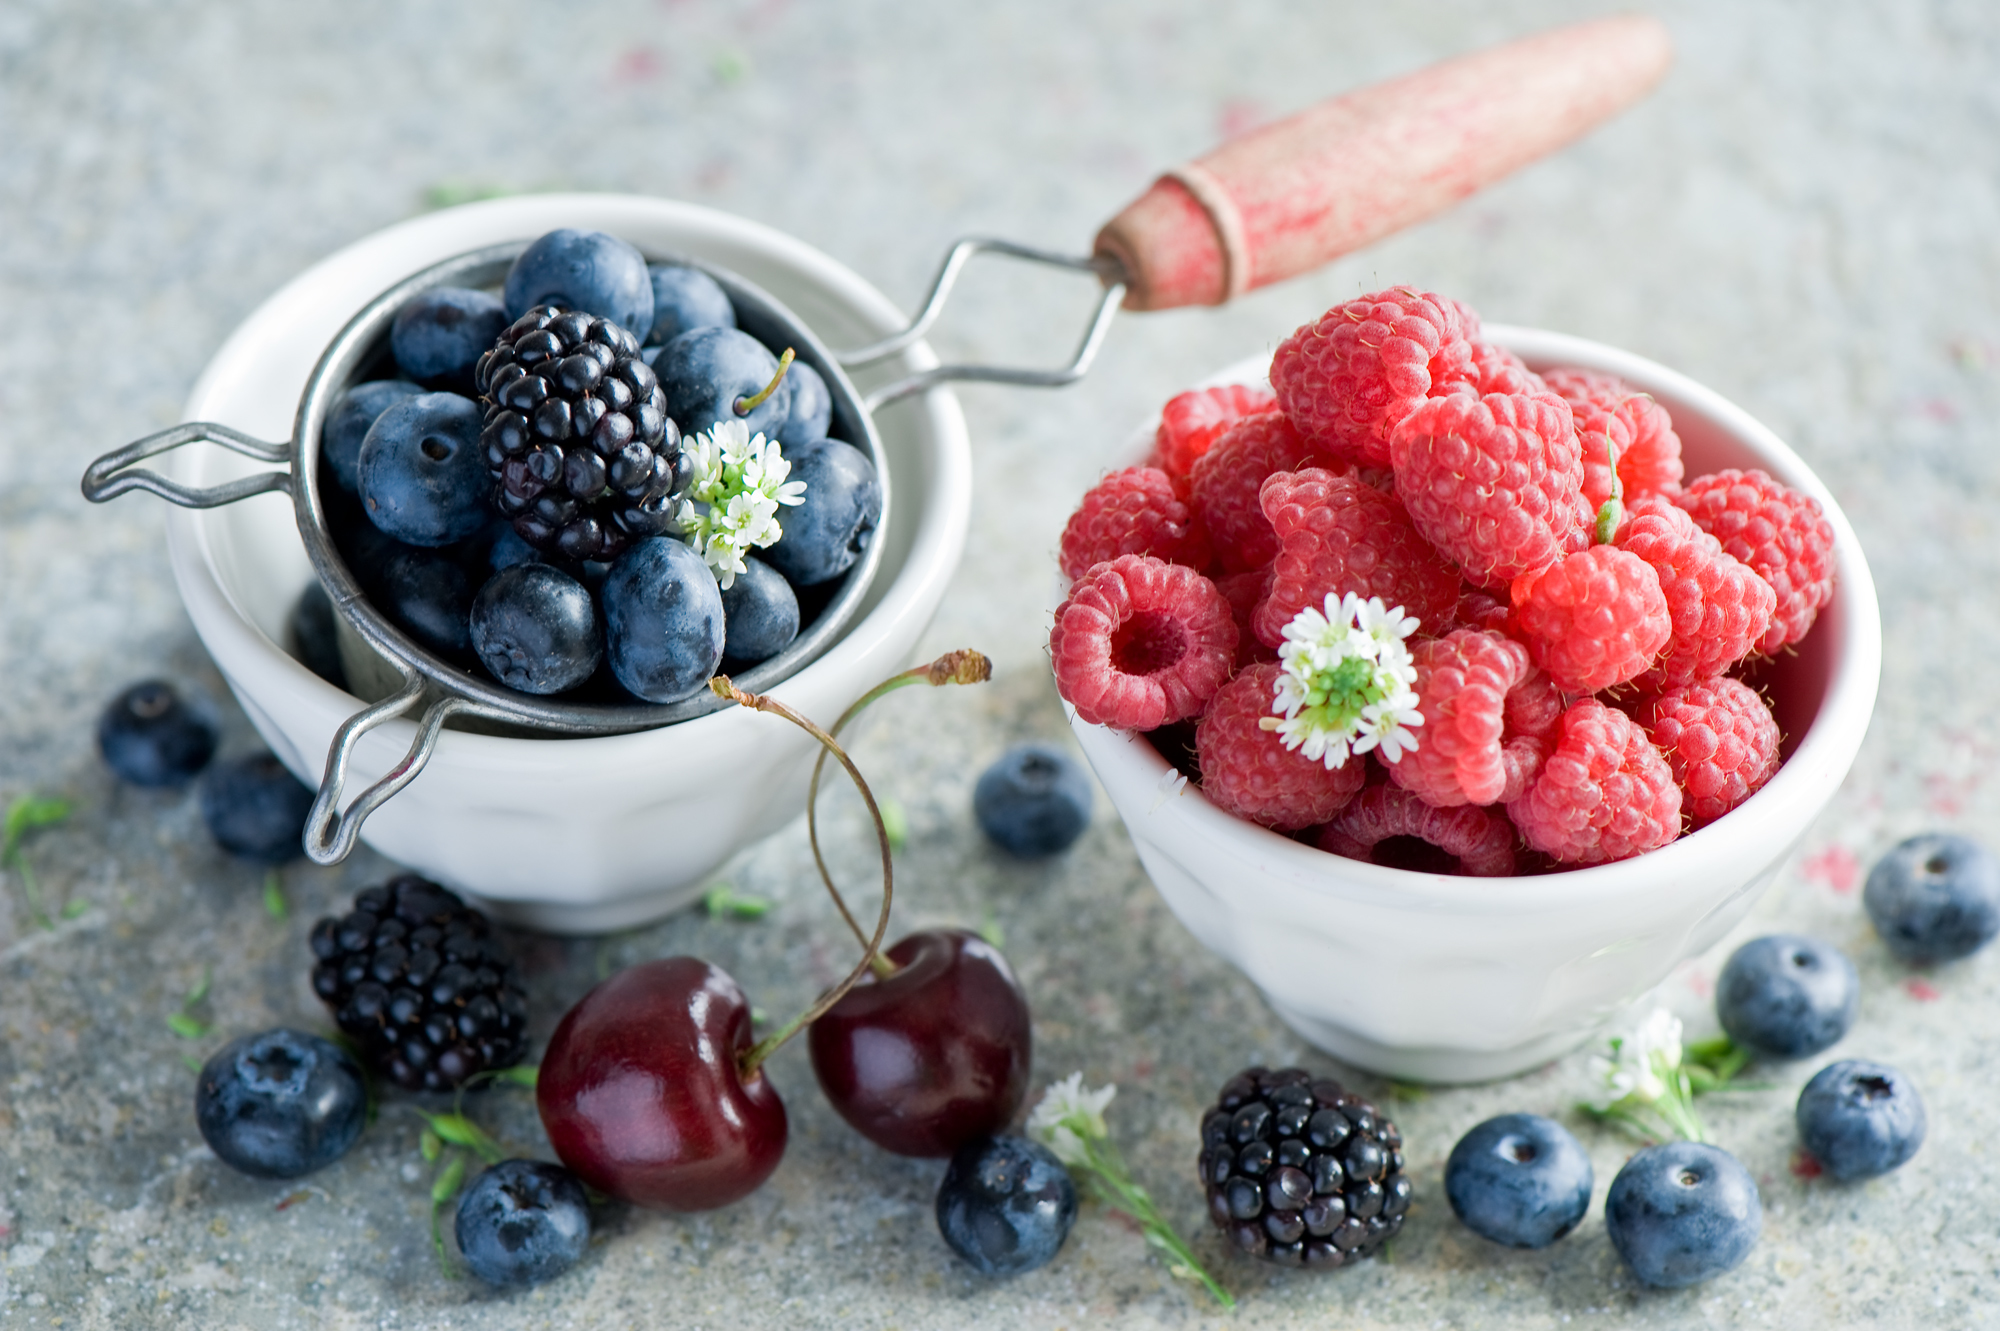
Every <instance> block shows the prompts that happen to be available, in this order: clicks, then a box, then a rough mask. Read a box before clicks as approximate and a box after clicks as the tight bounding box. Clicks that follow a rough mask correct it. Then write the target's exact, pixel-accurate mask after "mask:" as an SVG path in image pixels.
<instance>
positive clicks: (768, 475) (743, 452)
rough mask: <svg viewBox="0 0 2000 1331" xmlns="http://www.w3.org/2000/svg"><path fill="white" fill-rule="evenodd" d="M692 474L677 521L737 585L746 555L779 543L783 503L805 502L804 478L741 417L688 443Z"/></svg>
mask: <svg viewBox="0 0 2000 1331" xmlns="http://www.w3.org/2000/svg"><path fill="white" fill-rule="evenodd" d="M684 447H685V448H686V449H687V451H688V454H689V456H690V457H691V458H693V460H694V478H693V479H692V480H691V481H689V482H688V487H687V489H686V490H685V491H684V492H683V493H682V495H681V502H680V507H679V508H677V509H676V510H674V525H675V527H676V528H677V529H678V530H679V531H680V534H681V535H682V536H683V537H685V538H686V539H687V543H688V545H689V546H690V547H691V548H692V549H693V550H694V552H695V553H696V554H698V555H700V556H701V557H702V559H703V560H704V561H705V562H706V563H707V564H708V566H709V567H710V568H712V569H714V570H715V576H716V581H718V582H720V583H721V584H722V585H723V586H724V587H733V586H735V585H736V575H737V574H738V573H741V572H743V571H744V568H745V565H744V563H743V556H744V555H745V554H747V553H749V551H750V550H751V549H753V548H762V547H764V546H769V545H775V544H776V543H777V542H778V539H779V538H780V537H782V536H783V535H784V534H785V533H784V529H783V528H782V527H780V526H779V525H778V507H779V505H781V504H782V505H796V504H802V503H804V502H805V497H806V483H805V482H804V481H788V480H786V479H785V478H786V477H787V476H790V475H791V474H792V464H791V463H790V462H787V461H786V460H785V455H784V452H783V451H782V450H781V449H780V448H779V447H778V441H777V440H775V439H766V438H765V437H764V436H763V435H761V434H756V435H753V434H751V433H750V427H749V426H747V425H745V424H744V423H743V422H742V421H717V422H716V423H715V425H714V426H712V427H711V428H709V429H708V430H706V431H704V432H703V433H701V434H698V435H696V436H694V437H693V438H692V439H690V440H688V441H687V443H686V444H685V445H684Z"/></svg>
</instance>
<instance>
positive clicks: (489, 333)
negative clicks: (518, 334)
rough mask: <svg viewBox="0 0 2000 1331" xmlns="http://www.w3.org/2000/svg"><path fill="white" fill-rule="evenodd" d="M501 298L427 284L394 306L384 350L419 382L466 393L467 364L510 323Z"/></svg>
mask: <svg viewBox="0 0 2000 1331" xmlns="http://www.w3.org/2000/svg"><path fill="white" fill-rule="evenodd" d="M511 322H512V320H510V319H509V318H508V317H507V309H506V307H505V306H503V305H502V304H501V303H500V298H499V297H497V296H493V295H489V294H487V293H486V292H484V291H473V290H470V289H468V288H466V287H432V288H431V289H430V290H429V291H426V292H424V293H423V294H422V295H419V296H415V297H413V298H411V300H410V301H409V302H408V303H407V304H405V305H404V306H403V308H402V309H400V310H397V311H396V321H395V322H394V323H393V324H391V325H390V326H389V350H390V351H391V352H393V353H394V354H395V357H396V368H397V369H399V370H401V371H402V372H403V373H404V374H406V375H408V376H409V377H410V378H412V379H415V380H417V381H418V382H419V383H423V384H427V385H429V386H431V387H433V388H449V389H451V390H452V391H453V392H457V393H470V392H471V391H473V388H472V367H473V366H474V365H475V364H477V363H478V360H479V357H480V356H481V354H483V353H484V352H486V351H488V350H490V349H491V348H492V346H493V342H494V339H496V338H498V337H499V336H500V334H501V332H502V331H503V330H505V329H506V327H507V325H508V324H509V323H511Z"/></svg>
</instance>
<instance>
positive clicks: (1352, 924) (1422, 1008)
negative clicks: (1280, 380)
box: [1070, 324, 1882, 1082]
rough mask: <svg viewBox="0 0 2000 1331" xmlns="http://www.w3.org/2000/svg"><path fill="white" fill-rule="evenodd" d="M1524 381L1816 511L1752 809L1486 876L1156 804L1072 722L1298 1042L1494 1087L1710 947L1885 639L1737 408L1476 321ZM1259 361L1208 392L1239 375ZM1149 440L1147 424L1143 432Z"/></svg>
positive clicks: (1171, 897) (1381, 1065) (1140, 772)
mask: <svg viewBox="0 0 2000 1331" xmlns="http://www.w3.org/2000/svg"><path fill="white" fill-rule="evenodd" d="M1485 335H1486V336H1487V338H1489V339H1490V340H1491V341H1493V342H1496V343H1498V344H1500V345H1501V346H1504V347H1508V348H1510V349H1511V350H1513V351H1515V352H1516V353H1518V354H1519V355H1520V356H1521V357H1522V358H1523V359H1524V360H1526V361H1527V362H1528V364H1529V366H1530V367H1532V368H1535V369H1546V368H1550V367H1553V366H1557V365H1576V366H1582V367H1585V368H1587V369H1594V370H1606V371H1609V372H1611V373H1613V374H1616V375H1618V376H1619V377H1621V378H1623V379H1625V380H1626V381H1627V382H1629V383H1632V384H1634V385H1636V386H1638V387H1639V388H1641V389H1644V390H1645V391H1647V392H1649V393H1651V394H1652V395H1653V396H1654V397H1655V398H1657V399H1658V400H1659V401H1660V403H1661V404H1662V405H1664V406H1665V407H1666V409H1667V410H1668V412H1669V413H1671V415H1672V416H1673V420H1674V428H1675V430H1676V431H1677V432H1678V433H1679V434H1680V436H1681V441H1682V444H1683V446H1684V456H1685V458H1686V461H1687V470H1688V474H1689V475H1690V476H1696V475H1700V474H1703V473H1705V472H1711V471H1716V470H1720V469H1722V468H1725V467H1761V468H1763V469H1764V470H1765V471H1767V472H1769V473H1770V474H1771V475H1773V476H1775V477H1777V478H1778V479H1779V480H1781V481H1783V482H1784V483H1785V484H1787V485H1789V486H1792V487H1793V488H1795V489H1798V490H1802V491H1804V492H1805V493H1807V494H1809V495H1811V496H1813V497H1814V498H1815V499H1817V500H1819V502H1820V505H1821V507H1822V508H1824V510H1825V512H1826V516H1827V520H1828V521H1829V522H1830V523H1832V525H1833V530H1834V542H1835V549H1836V553H1837V557H1838V563H1839V576H1838V581H1837V584H1836V587H1835V591H1834V599H1833V601H1832V603H1831V604H1830V605H1828V606H1827V607H1825V608H1824V609H1823V610H1822V611H1821V612H1820V616H1819V620H1818V622H1817V623H1816V624H1815V625H1814V627H1813V631H1812V633H1811V634H1810V635H1809V636H1808V637H1807V639H1806V641H1805V642H1804V643H1802V644H1801V645H1800V646H1799V648H1798V650H1797V652H1796V654H1795V655H1791V656H1787V657H1785V658H1783V659H1782V660H1781V661H1780V662H1779V663H1778V664H1777V665H1776V666H1775V667H1774V668H1773V670H1772V671H1771V672H1770V674H1769V675H1768V676H1767V677H1766V678H1767V679H1768V681H1769V684H1770V687H1771V692H1772V694H1773V695H1774V698H1775V701H1776V709H1775V710H1776V713H1777V717H1778V722H1779V725H1780V726H1781V727H1782V728H1783V731H1784V733H1785V735H1786V737H1787V743H1788V745H1789V746H1790V755H1789V756H1788V757H1787V758H1786V760H1785V763H1784V765H1783V766H1782V767H1781V768H1780V769H1779V770H1778V773H1777V775H1775V776H1774V777H1772V778H1771V781H1770V783H1769V784H1768V785H1766V786H1765V787H1764V788H1763V789H1762V790H1760V791H1758V792H1757V794H1755V795H1754V796H1752V797H1751V798H1750V799H1749V800H1747V801H1745V802H1744V804H1743V805H1742V806H1741V807H1740V808H1738V809H1736V810H1734V811H1733V812H1731V813H1729V814H1728V815H1726V816H1725V817H1723V818H1720V819H1718V820H1717V821H1716V822H1714V823H1712V824H1710V825H1709V826H1707V827H1705V828H1703V829H1701V830H1700V831H1698V832H1695V833H1693V834H1691V835H1688V836H1684V837H1682V838H1680V839H1679V840H1678V841H1675V842H1674V843H1672V844H1671V845H1668V846H1664V847H1662V848H1661V849H1659V850H1656V851H1653V852H1652V853H1650V854H1646V855H1641V856H1638V857H1637V858H1634V859H1630V860H1625V861H1622V862H1620V863H1617V864H1607V865H1601V866H1598V867H1595V868H1589V869H1579V870H1575V871H1573V872H1569V873H1559V874H1550V875H1547V876H1544V877H1532V878H1509V879H1483V878H1453V877H1445V876H1441V875H1435V874H1424V873H1414V872H1409V871H1405V870H1398V869H1387V868H1382V867H1379V866H1376V865H1372V864H1364V863H1360V862H1358V861H1354V860H1346V859H1342V858H1340V857H1338V856H1334V855H1329V854H1326V853H1324V852H1322V851H1319V850H1315V849H1313V848H1312V847H1309V846H1305V845H1302V844H1300V843H1299V842H1296V841H1292V840H1289V839H1287V838H1285V837H1283V836H1280V835H1278V834H1276V833H1274V832H1270V831H1267V830H1265V829H1264V828H1261V827H1258V826H1256V825H1255V824H1252V823H1248V822H1244V821H1242V820H1241V819H1238V818H1236V817H1233V816H1232V815H1230V814H1227V813H1224V812H1223V811H1222V810H1220V809H1218V808H1216V807H1215V806H1214V805H1213V804H1210V803H1209V802H1208V800H1206V799H1205V798H1203V796H1202V795H1201V793H1200V792H1199V790H1197V789H1195V788H1193V787H1189V788H1188V789H1187V790H1186V791H1185V792H1183V793H1182V794H1181V795H1179V796H1178V797H1163V795H1162V790H1163V787H1162V779H1163V778H1164V777H1165V776H1166V774H1167V772H1168V770H1169V769H1168V766H1167V763H1166V761H1165V760H1164V759H1163V758H1161V757H1160V755H1159V754H1158V753H1157V752H1156V751H1155V750H1154V749H1153V747H1152V745H1151V744H1149V743H1148V742H1147V741H1146V740H1145V739H1144V738H1142V737H1140V736H1137V735H1132V734H1128V733H1125V732H1120V731H1115V730H1108V729H1105V728H1104V727H1102V726H1094V725H1088V724H1085V723H1083V722H1080V721H1078V720H1077V719H1076V717H1075V714H1074V712H1073V711H1072V713H1071V715H1070V724H1071V726H1072V727H1073V728H1074V729H1075V731H1076V735H1077V739H1078V741H1079V742H1080V743H1081V744H1082V746H1083V751H1084V753H1085V755H1086V756H1087V757H1088V758H1089V760H1090V763H1091V765H1092V766H1093V767H1094V768H1095V769H1096V771H1097V775H1098V779H1099V780H1100V781H1101V782H1102V783H1103V785H1104V788H1105V790H1106V791H1107V792H1108V793H1109V794H1110V796H1111V800H1112V803H1113V804H1114V805H1116V806H1117V809H1118V812H1119V815H1120V816H1121V817H1122V818H1124V820H1125V825H1126V827H1127V829H1129V830H1130V832H1131V834H1132V840H1133V842H1134V843H1135V844H1136V846H1137V848H1138V851H1139V858H1140V861H1141V862H1142V863H1143V864H1144V865H1145V868H1146V872H1147V873H1148V874H1149V875H1150V876H1151V878H1152V880H1153V883H1154V885H1155V886H1156V887H1157V888H1158V889H1159V891H1160V895H1161V896H1163V897H1165V898H1166V901H1167V904H1168V905H1169V906H1170V907H1171V908H1172V909H1173V912H1174V914H1175V915H1177V916H1179V917H1180V920H1181V922H1182V923H1183V924H1185V925H1186V926H1187V927H1188V929H1189V930H1190V931H1191V932H1192V933H1193V934H1194V935H1195V937H1197V938H1199V939H1200V940H1201V941H1202V942H1203V943H1204V944H1206V945H1207V946H1208V947H1209V948H1210V949H1212V950H1213V951H1215V952H1216V953H1218V954H1219V955H1221V956H1222V957H1223V958H1224V959H1226V960H1228V961H1229V962H1230V963H1232V964H1233V965H1235V966H1236V967H1238V968H1239V969H1241V970H1242V971H1243V973H1244V974H1245V975H1247V976H1249V977H1250V979H1251V980H1252V981H1253V982H1254V983H1255V984H1256V985H1257V987H1258V988H1259V989H1261V990H1263V992H1264V995H1265V997H1266V998H1267V999H1268V1000H1269V1001H1270V1003H1271V1006H1272V1008H1273V1009H1274V1010H1275V1011H1276V1012H1277V1014H1278V1015H1279V1016H1280V1017H1281V1018H1282V1019H1283V1020H1284V1021H1285V1023H1286V1024H1287V1025H1289V1026H1291V1027H1292V1029H1294V1030H1295V1031H1297V1032H1298V1033H1299V1034H1300V1035H1302V1036H1303V1037H1305V1038H1306V1039H1307V1040H1309V1041H1311V1042H1312V1043H1313V1044H1315V1045H1317V1046H1319V1047H1320V1048H1321V1049H1324V1050H1326V1051H1327V1052H1328V1053H1330V1054H1333V1055H1334V1056H1335V1057H1337V1058H1340V1059H1342V1060H1343V1061H1345V1062H1348V1063H1351V1064H1354V1065H1355V1066H1358V1067H1362V1068H1367V1069H1369V1070H1371V1071H1375V1072H1379V1073H1382V1074H1384V1075H1387V1076H1391V1077H1398V1078H1405V1079H1410V1080H1420V1081H1444V1082H1464V1081H1482V1080H1487V1079H1490V1078H1495V1077H1504V1076H1511V1075H1513V1074H1515V1073H1518V1072H1522V1071H1525V1070H1526V1069H1528V1068H1531V1067H1534V1066H1536V1065H1537V1064H1539V1063H1542V1062H1545V1061H1547V1060H1548V1059H1551V1058H1554V1057H1556V1056H1557V1055H1560V1054H1563V1053H1566V1052H1568V1051H1569V1050H1571V1049H1573V1048H1575V1047H1576V1046H1577V1045H1579V1044H1581V1043H1582V1042H1583V1041H1584V1040H1586V1039H1587V1038H1589V1037H1590V1035H1591V1034H1592V1033H1594V1032H1596V1031H1597V1030H1599V1029H1601V1028H1602V1027H1603V1026H1604V1025H1605V1024H1606V1023H1608V1022H1609V1021H1610V1020H1611V1019H1613V1018H1614V1017H1616V1016H1617V1015H1618V1014H1619V1013H1620V1012H1621V1011H1623V1010H1624V1008H1625V1007H1626V1006H1627V1005H1628V1004H1630V1003H1631V1002H1632V1001H1633V1000H1634V999H1636V998H1638V997H1640V996H1641V995H1643V994H1645V993H1646V991H1648V990H1649V989H1651V988H1652V987H1653V986H1655V985H1657V984H1658V983H1659V982H1660V981H1661V980H1663V979H1665V978H1666V976H1667V974H1668V972H1669V971H1671V970H1672V968H1673V967H1674V965H1675V964H1676V963H1678V962H1679V961H1681V960H1682V959H1683V958H1685V957H1690V956H1693V955H1695V954H1696V953H1699V952H1702V951H1705V950H1706V949H1708V948H1709V947H1711V946H1713V945H1714V944H1715V943H1716V942H1717V941H1719V940H1720V939H1721V938H1722V936H1723V935H1724V934H1726V933H1727V932H1728V931H1729V930H1730V928H1731V927H1733V926H1734V925H1735V924H1736V923H1737V922H1738V921H1739V920H1741V919H1742V918H1743V916H1744V914H1745V913H1746V912H1747V911H1748V910H1749V909H1750V907H1751V905H1752V904H1753V903H1754V902H1755V901H1756V899H1757V897H1758V896H1759V895H1760V894H1761V893H1762V892H1763V890H1764V888H1765V887H1767V886H1768V885H1769V884H1770V882H1771V880H1772V878H1773V877H1775V876H1776V874H1777V871H1778V868H1779V866H1780V864H1782V862H1783V861H1784V860H1785V858H1786V856H1787V855H1789V854H1790V853H1791V851H1792V849H1793V848H1794V847H1795V846H1796V845H1797V844H1798V842H1799V840H1800V838H1801V837H1803V836H1804V835H1805V833H1806V830H1807V828H1808V827H1810V826H1811V824H1812V822H1813V820H1814V818H1815V817H1817V816H1818V814H1819V812H1820V810H1821V809H1823V808H1824V807H1825V806H1826V803H1827V801H1828V800H1829V799H1830V798H1831V797H1832V795H1833V792H1834V790H1835V788H1836V787H1838V786H1839V784H1840V782H1841V779H1842V778H1843V777H1844V776H1845V775H1846V774H1847V769H1848V767H1849V766H1850V765H1851V764H1852V763H1853V761H1854V755H1855V753H1856V751H1857V750H1858V749H1859V748H1860V745H1861V739H1862V734H1863V732H1864V731H1866V730H1867V728H1868V718H1869V714H1870V713H1871V712H1872V711H1873V709H1874V706H1875V689H1876V684H1877V681H1878V677H1879V675H1880V673H1881V664H1882V626H1881V618H1880V614H1879V612H1878V610H1877V607H1876V603H1875V585H1874V582H1873V580H1872V579H1871V578H1870V577H1869V574H1868V566H1867V563H1866V562H1865V561H1864V560H1863V558H1862V554H1861V548H1860V545H1859V544H1858V543H1857V542H1856V540H1855V536H1854V531H1853V528H1851V527H1850V526H1849V525H1848V522H1847V518H1846V516H1845V515H1843V514H1842V513H1841V511H1840V507H1839V505H1837V504H1835V503H1834V501H1833V496H1832V495H1830V494H1829V493H1827V489H1826V487H1825V486H1824V485H1822V484H1820V481H1819V478H1818V477H1816V476H1814V475H1813V474H1812V472H1811V471H1809V470H1808V469H1807V468H1806V465H1805V464H1804V463H1803V462H1802V461H1800V460H1799V457H1798V455H1797V454H1796V453H1794V452H1792V450H1791V449H1790V448H1788V447H1786V446H1785V444H1784V443H1783V442H1782V441H1780V440H1779V439H1778V437H1777V436H1776V435H1774V434H1772V433H1771V431H1770V430H1768V429H1766V428H1765V427H1764V426H1762V425H1760V424H1758V423H1757V421H1755V420H1754V419H1752V418H1751V417H1750V416H1749V415H1748V414H1747V413H1745V412H1744V411H1743V410H1742V409H1741V408H1740V407H1737V406H1735V405H1734V404H1732V403H1730V402H1728V401H1726V400H1724V399H1723V398H1721V397H1719V396H1717V395H1716V394H1715V393H1713V392H1711V391H1710V390H1708V389H1706V388H1703V387H1702V386H1701V385H1700V384H1697V383H1695V382H1693V381H1692V380H1689V379H1687V378H1686V377H1684V376H1682V375H1679V374H1676V373H1674V372H1673V371H1672V370H1669V369H1667V368H1665V367H1664V366H1661V365H1657V364H1655V363H1654V362H1652V361H1649V360H1645V359H1642V358H1640V357H1638V356H1634V355H1631V354H1630V353H1628V352H1623V351H1619V350H1616V349H1614V348H1612V347H1607V346H1603V345H1601V344H1599V343H1596V342H1588V341H1585V340H1583V339H1582V338H1575V337H1567V336H1564V335H1562V334H1559V333H1548V332H1541V331H1537V330H1532V329H1523V328H1506V327H1499V326H1495V325H1491V324H1489V325H1487V326H1486V329H1485ZM1266 368H1267V367H1266V365H1265V363H1264V362H1248V363H1245V364H1243V365H1240V366H1235V367H1232V369H1231V370H1229V371H1225V372H1224V373H1223V374H1222V375H1220V376H1218V377H1217V379H1216V382H1219V383H1226V382H1255V381H1257V380H1259V379H1260V378H1261V377H1262V376H1263V374H1264V373H1265V370H1266ZM1148 437H1150V431H1148Z"/></svg>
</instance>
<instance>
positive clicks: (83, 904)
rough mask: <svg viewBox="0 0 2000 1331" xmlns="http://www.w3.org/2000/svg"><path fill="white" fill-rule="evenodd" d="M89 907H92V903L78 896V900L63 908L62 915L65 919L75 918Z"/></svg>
mask: <svg viewBox="0 0 2000 1331" xmlns="http://www.w3.org/2000/svg"><path fill="white" fill-rule="evenodd" d="M89 909H90V903H89V902H88V901H85V900H84V899H83V898H82V897H78V898H77V899H76V900H74V901H72V902H70V903H69V904H68V905H67V906H64V907H63V908H62V917H63V918H64V919H65V920H73V919H75V918H76V917H77V916H79V915H82V914H84V913H85V912H86V911H88V910H89Z"/></svg>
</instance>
